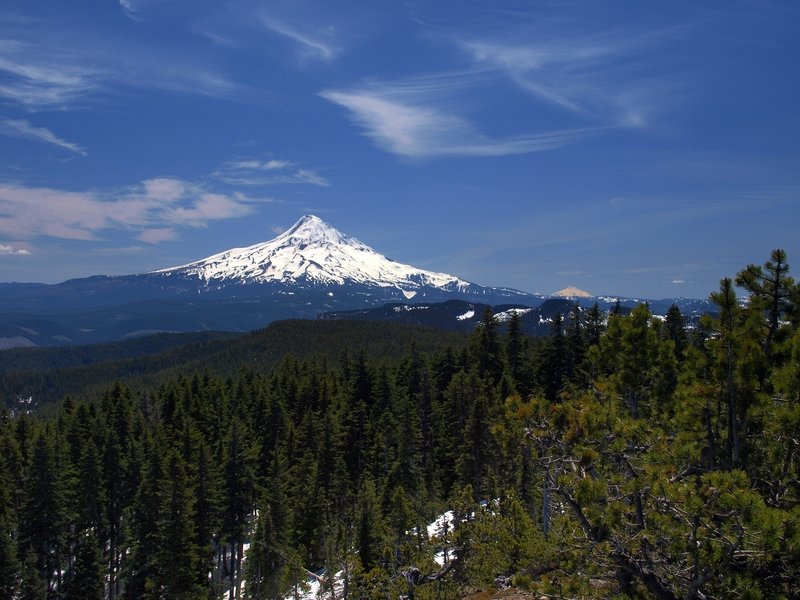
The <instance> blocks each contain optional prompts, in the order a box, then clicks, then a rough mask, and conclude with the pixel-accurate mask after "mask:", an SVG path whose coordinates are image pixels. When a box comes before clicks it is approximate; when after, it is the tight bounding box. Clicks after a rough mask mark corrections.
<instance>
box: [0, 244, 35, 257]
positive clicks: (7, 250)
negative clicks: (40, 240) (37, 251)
mask: <svg viewBox="0 0 800 600" xmlns="http://www.w3.org/2000/svg"><path fill="white" fill-rule="evenodd" d="M30 255H31V252H30V250H25V248H14V246H10V245H8V244H0V256H30Z"/></svg>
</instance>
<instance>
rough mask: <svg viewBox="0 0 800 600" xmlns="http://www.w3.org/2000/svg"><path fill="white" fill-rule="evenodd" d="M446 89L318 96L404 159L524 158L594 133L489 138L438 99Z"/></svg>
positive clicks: (429, 84) (373, 89)
mask: <svg viewBox="0 0 800 600" xmlns="http://www.w3.org/2000/svg"><path fill="white" fill-rule="evenodd" d="M450 85H451V84H447V83H446V84H441V85H437V84H436V83H435V80H430V79H429V80H427V81H426V82H425V83H424V85H423V87H424V88H425V89H422V90H421V89H420V86H418V85H413V84H412V85H408V84H407V82H404V83H401V84H397V85H395V84H388V85H375V84H373V85H370V86H367V87H362V88H354V89H329V90H323V91H322V92H320V96H322V97H323V98H325V99H326V100H329V101H330V102H333V103H334V104H338V105H339V106H342V107H344V108H346V109H347V110H348V111H349V113H350V117H351V119H352V121H353V122H354V123H355V124H356V125H357V126H359V127H360V128H361V129H362V130H363V132H364V135H366V136H367V137H368V138H370V139H371V140H372V141H373V142H374V143H375V144H376V145H377V146H378V147H379V148H382V149H383V150H385V151H387V152H391V153H392V154H397V155H399V156H404V157H408V158H430V157H437V156H507V155H512V154H526V153H529V152H539V151H542V150H551V149H554V148H558V147H560V146H564V145H566V144H571V143H574V142H576V141H578V140H579V139H582V138H585V137H587V136H589V135H592V134H594V133H597V131H598V129H596V128H576V129H569V130H557V131H545V132H538V133H523V134H519V135H516V136H510V137H491V136H489V135H486V134H484V133H483V132H481V131H480V130H479V129H478V127H477V126H476V125H475V124H474V123H473V122H472V121H470V120H469V119H467V118H466V117H463V116H460V115H457V114H453V112H452V106H451V105H452V103H448V102H446V101H443V100H442V98H441V97H438V94H439V93H440V92H441V91H442V89H443V88H447V87H449V86H450ZM452 85H462V84H461V83H458V82H453V83H452Z"/></svg>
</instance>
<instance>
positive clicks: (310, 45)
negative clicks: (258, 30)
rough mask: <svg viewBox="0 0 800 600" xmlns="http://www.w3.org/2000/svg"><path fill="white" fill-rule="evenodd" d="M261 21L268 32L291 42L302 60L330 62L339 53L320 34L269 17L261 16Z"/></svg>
mask: <svg viewBox="0 0 800 600" xmlns="http://www.w3.org/2000/svg"><path fill="white" fill-rule="evenodd" d="M260 21H261V24H262V25H263V26H264V27H265V28H266V29H267V30H269V31H271V32H273V33H277V34H278V35H281V36H283V37H285V38H288V39H289V40H291V41H292V42H293V43H294V44H295V46H296V47H297V48H298V52H299V54H300V56H301V57H302V58H315V59H319V60H323V61H330V60H333V59H334V58H335V57H336V55H337V54H338V53H339V49H338V48H337V47H336V46H334V45H333V44H331V43H328V42H326V41H324V40H323V39H322V37H321V35H322V34H321V33H320V32H309V31H307V28H306V27H303V26H300V25H294V24H290V23H287V22H285V21H281V20H278V19H275V18H273V17H270V16H268V15H261V19H260Z"/></svg>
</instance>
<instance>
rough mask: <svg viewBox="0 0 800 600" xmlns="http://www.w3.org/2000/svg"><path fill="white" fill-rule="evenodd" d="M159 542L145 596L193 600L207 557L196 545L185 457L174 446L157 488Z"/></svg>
mask: <svg viewBox="0 0 800 600" xmlns="http://www.w3.org/2000/svg"><path fill="white" fill-rule="evenodd" d="M158 503H159V508H158V518H157V521H156V527H157V532H156V535H157V545H156V549H155V553H154V557H153V558H154V562H153V566H154V569H153V576H152V579H150V580H149V581H148V582H147V583H146V594H145V597H146V598H175V599H182V600H194V599H196V598H198V597H199V596H201V595H202V594H203V589H202V586H201V584H200V583H198V582H199V581H200V580H201V575H205V576H207V574H206V573H204V572H203V569H204V568H205V565H206V563H205V561H204V560H203V558H202V556H201V555H200V551H199V548H198V546H197V542H196V540H197V531H196V528H195V520H194V508H195V507H194V498H193V497H192V493H191V488H190V483H189V481H188V477H187V474H186V467H185V465H184V461H183V458H182V456H181V454H180V453H179V452H178V451H177V450H171V451H170V452H169V454H168V455H167V457H166V460H165V470H164V475H163V477H162V479H161V481H160V482H159V489H158Z"/></svg>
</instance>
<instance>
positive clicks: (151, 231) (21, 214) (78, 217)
mask: <svg viewBox="0 0 800 600" xmlns="http://www.w3.org/2000/svg"><path fill="white" fill-rule="evenodd" d="M265 201H268V200H253V199H251V198H248V197H246V196H243V195H242V194H230V195H227V194H219V193H214V192H211V191H209V190H207V189H205V188H204V187H203V186H202V185H198V184H195V183H191V182H186V181H181V180H179V179H171V178H159V179H151V180H147V181H144V182H142V183H141V184H139V185H137V186H134V187H132V188H129V189H126V190H123V191H120V192H117V193H112V192H106V193H100V192H95V191H86V192H67V191H63V190H58V189H52V188H35V187H23V186H17V185H11V184H0V234H5V235H14V236H16V237H20V238H22V239H31V238H34V237H37V236H46V237H55V238H62V239H71V240H98V239H100V238H102V237H103V236H104V235H105V234H106V233H107V232H110V231H115V230H116V231H119V230H127V231H131V232H133V233H134V235H135V236H136V237H137V238H138V239H139V240H141V241H144V242H148V243H158V242H161V241H167V240H170V239H175V238H176V237H177V235H178V231H179V229H180V228H186V227H192V228H197V227H205V226H207V224H208V223H210V222H212V221H219V220H225V219H234V218H239V217H242V216H245V215H248V214H250V213H252V212H253V210H254V208H253V206H254V205H255V204H256V203H260V202H265Z"/></svg>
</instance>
